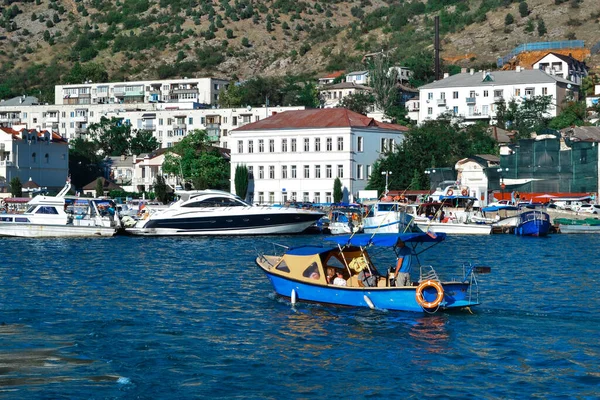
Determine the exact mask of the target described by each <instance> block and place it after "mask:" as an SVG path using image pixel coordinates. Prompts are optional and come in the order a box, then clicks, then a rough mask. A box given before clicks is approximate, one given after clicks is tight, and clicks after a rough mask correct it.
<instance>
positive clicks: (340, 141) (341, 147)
mask: <svg viewBox="0 0 600 400" xmlns="http://www.w3.org/2000/svg"><path fill="white" fill-rule="evenodd" d="M337 149H338V151H344V138H343V137H338V138H337Z"/></svg>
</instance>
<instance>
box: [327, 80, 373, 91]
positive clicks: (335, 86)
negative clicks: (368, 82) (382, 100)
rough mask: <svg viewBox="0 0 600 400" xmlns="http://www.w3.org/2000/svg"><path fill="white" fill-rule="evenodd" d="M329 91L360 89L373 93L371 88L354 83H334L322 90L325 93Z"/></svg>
mask: <svg viewBox="0 0 600 400" xmlns="http://www.w3.org/2000/svg"><path fill="white" fill-rule="evenodd" d="M329 89H360V90H366V91H369V92H371V91H373V88H371V87H369V86H365V85H359V84H356V83H354V82H340V83H334V84H332V85H327V86H326V87H324V88H323V89H321V90H323V91H325V90H329Z"/></svg>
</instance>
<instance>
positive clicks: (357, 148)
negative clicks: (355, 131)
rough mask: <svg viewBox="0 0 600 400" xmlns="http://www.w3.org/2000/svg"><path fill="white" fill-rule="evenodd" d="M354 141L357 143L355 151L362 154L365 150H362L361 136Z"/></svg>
mask: <svg viewBox="0 0 600 400" xmlns="http://www.w3.org/2000/svg"><path fill="white" fill-rule="evenodd" d="M356 139H357V142H356V150H357V151H358V152H359V153H362V152H363V151H365V149H364V145H363V138H362V136H359V137H357V138H356Z"/></svg>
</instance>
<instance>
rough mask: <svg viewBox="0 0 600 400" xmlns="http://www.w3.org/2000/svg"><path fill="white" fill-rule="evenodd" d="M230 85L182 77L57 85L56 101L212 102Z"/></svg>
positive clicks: (130, 102) (222, 80)
mask: <svg viewBox="0 0 600 400" xmlns="http://www.w3.org/2000/svg"><path fill="white" fill-rule="evenodd" d="M228 85H229V81H227V80H225V79H215V78H190V79H188V78H183V79H170V80H152V81H136V82H112V83H93V82H84V83H81V84H74V85H57V86H55V88H54V104H56V105H61V104H68V105H80V106H81V105H84V106H87V105H90V104H134V103H178V102H185V103H189V102H194V103H199V104H206V105H213V104H217V103H218V100H219V93H220V92H221V90H224V89H226V88H227V86H228Z"/></svg>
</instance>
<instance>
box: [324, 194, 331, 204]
mask: <svg viewBox="0 0 600 400" xmlns="http://www.w3.org/2000/svg"><path fill="white" fill-rule="evenodd" d="M325 203H331V192H325Z"/></svg>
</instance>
